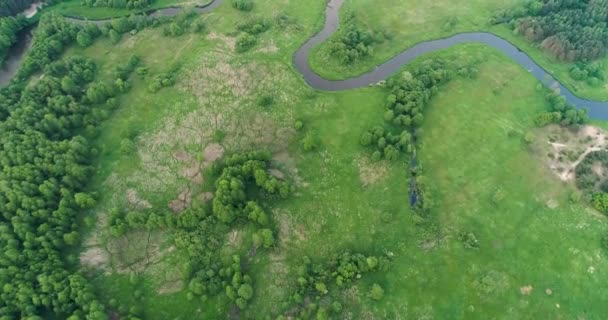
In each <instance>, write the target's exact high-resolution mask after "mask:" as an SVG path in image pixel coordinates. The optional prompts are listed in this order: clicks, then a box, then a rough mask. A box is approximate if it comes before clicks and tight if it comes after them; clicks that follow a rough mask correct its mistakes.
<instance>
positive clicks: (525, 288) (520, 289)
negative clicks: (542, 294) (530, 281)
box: [519, 285, 533, 296]
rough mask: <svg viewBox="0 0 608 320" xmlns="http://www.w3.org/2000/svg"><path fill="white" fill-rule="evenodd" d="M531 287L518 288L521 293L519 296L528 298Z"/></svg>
mask: <svg viewBox="0 0 608 320" xmlns="http://www.w3.org/2000/svg"><path fill="white" fill-rule="evenodd" d="M532 290H533V288H532V286H531V285H527V286H523V287H520V288H519V292H521V294H523V295H524V296H529V295H530V294H531V293H532Z"/></svg>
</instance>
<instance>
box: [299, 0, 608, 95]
mask: <svg viewBox="0 0 608 320" xmlns="http://www.w3.org/2000/svg"><path fill="white" fill-rule="evenodd" d="M524 2H525V1H522V0H492V1H483V0H474V1H456V2H455V1H448V0H439V1H433V2H420V1H411V0H380V1H373V0H352V1H346V2H345V4H344V5H343V9H342V12H341V15H342V17H344V15H345V14H346V12H352V13H354V14H355V15H356V17H357V18H358V21H359V22H360V23H361V24H363V25H364V26H365V27H364V29H365V28H368V29H372V30H377V31H387V32H389V33H390V34H392V36H393V38H392V39H391V40H388V41H385V42H384V43H383V44H380V45H374V47H373V49H374V53H373V55H372V56H370V57H367V58H364V59H362V60H360V61H359V62H356V63H354V64H352V65H342V64H341V63H340V62H339V61H338V60H336V59H334V58H332V56H331V54H330V51H329V50H330V46H329V42H326V43H324V44H321V45H320V46H318V47H317V48H315V49H314V50H313V53H312V54H311V56H310V63H311V65H312V67H313V69H314V70H315V72H317V73H318V74H320V75H322V76H323V77H326V78H328V79H345V78H350V77H353V76H356V75H359V74H362V73H365V72H367V71H370V70H372V69H373V68H374V67H375V66H376V65H379V64H382V63H383V62H385V61H387V60H389V59H390V58H392V57H394V56H395V55H397V54H398V53H400V52H401V51H403V50H405V49H407V48H410V47H412V46H413V45H415V44H417V43H419V42H423V41H427V40H432V39H438V38H442V37H447V36H450V35H452V34H455V33H459V32H470V31H489V32H493V33H496V34H498V35H500V36H501V37H503V38H505V39H507V40H509V41H510V42H512V43H514V44H515V45H517V46H518V47H519V48H521V49H522V50H523V51H525V52H526V53H527V54H528V55H530V56H531V57H532V58H533V59H534V60H535V61H536V62H537V63H538V64H539V65H541V66H542V67H543V68H545V69H546V70H547V71H549V72H550V73H552V74H553V75H554V76H555V77H556V78H558V79H559V80H560V81H561V82H562V83H564V85H566V86H567V87H568V88H570V89H571V90H572V91H573V92H575V93H576V94H577V95H579V96H581V97H584V98H589V99H595V100H608V87H607V86H606V84H602V85H600V86H598V87H592V86H590V85H588V84H587V83H585V82H584V81H576V80H574V79H572V78H571V77H570V74H569V70H570V68H571V67H572V65H573V64H571V63H564V62H560V61H558V60H556V59H554V58H552V57H550V56H548V55H546V54H545V53H544V52H543V51H542V50H541V49H540V48H539V47H538V46H537V45H536V44H532V43H530V42H528V41H526V40H525V39H524V38H523V37H520V36H518V35H515V34H513V32H512V30H511V29H510V28H508V27H507V26H505V25H499V26H491V25H489V24H488V20H489V18H490V17H492V15H493V14H494V13H495V12H496V11H497V10H499V9H502V8H509V7H513V6H517V5H521V4H522V3H524ZM330 40H331V39H330ZM601 62H603V65H604V67H605V68H607V71H608V57H606V58H603V59H602V60H601Z"/></svg>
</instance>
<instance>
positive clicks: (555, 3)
mask: <svg viewBox="0 0 608 320" xmlns="http://www.w3.org/2000/svg"><path fill="white" fill-rule="evenodd" d="M607 5H608V3H607V2H606V1H605V0H599V1H572V0H540V1H539V0H534V1H529V2H526V3H525V4H524V5H523V6H521V7H517V8H514V9H511V10H506V11H501V12H499V13H498V14H497V15H496V16H495V18H494V19H493V20H492V22H494V23H503V22H510V23H512V24H513V26H514V28H515V29H516V30H517V31H518V32H519V33H520V34H522V35H523V36H525V37H526V38H527V39H528V40H530V41H534V42H538V43H540V45H541V47H542V48H543V49H544V50H545V51H547V52H549V53H551V54H552V55H554V56H555V57H557V58H558V59H560V60H565V61H578V60H582V59H596V58H599V57H602V56H604V55H605V53H606V48H607V46H608V28H607V23H608V10H606V8H607Z"/></svg>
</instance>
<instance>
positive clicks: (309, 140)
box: [301, 131, 317, 151]
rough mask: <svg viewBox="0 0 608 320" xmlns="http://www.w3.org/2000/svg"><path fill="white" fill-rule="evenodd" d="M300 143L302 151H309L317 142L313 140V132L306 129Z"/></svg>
mask: <svg viewBox="0 0 608 320" xmlns="http://www.w3.org/2000/svg"><path fill="white" fill-rule="evenodd" d="M301 144H302V148H303V149H304V151H311V150H312V149H314V148H315V147H316V146H317V143H316V141H315V137H314V135H313V133H312V132H310V131H308V132H307V133H306V134H305V135H304V138H302V141H301Z"/></svg>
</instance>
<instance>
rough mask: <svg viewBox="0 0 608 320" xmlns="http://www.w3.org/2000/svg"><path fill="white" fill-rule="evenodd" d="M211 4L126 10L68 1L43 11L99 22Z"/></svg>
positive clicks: (161, 1)
mask: <svg viewBox="0 0 608 320" xmlns="http://www.w3.org/2000/svg"><path fill="white" fill-rule="evenodd" d="M212 2H214V0H157V1H154V2H153V3H152V4H151V5H150V6H149V7H147V8H143V9H137V10H129V9H126V8H108V7H103V8H102V7H97V8H95V7H87V6H83V5H82V4H81V1H80V0H68V1H64V2H60V3H58V4H56V5H53V6H50V7H48V8H45V10H44V11H45V12H56V13H59V14H61V15H64V16H67V17H72V18H79V19H89V20H100V19H111V18H118V17H124V16H128V15H131V14H143V13H148V12H153V11H156V10H162V9H164V8H170V7H183V8H188V7H196V6H207V5H209V4H210V3H212Z"/></svg>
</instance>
